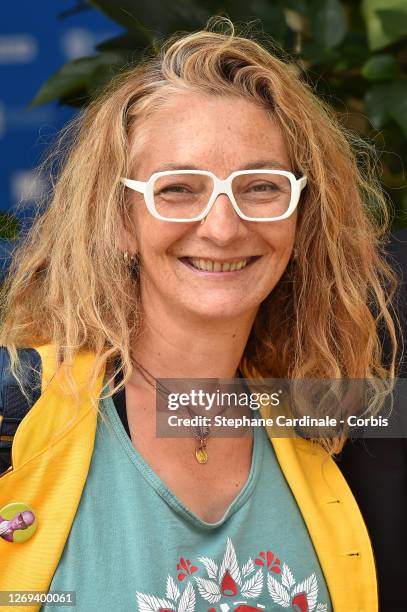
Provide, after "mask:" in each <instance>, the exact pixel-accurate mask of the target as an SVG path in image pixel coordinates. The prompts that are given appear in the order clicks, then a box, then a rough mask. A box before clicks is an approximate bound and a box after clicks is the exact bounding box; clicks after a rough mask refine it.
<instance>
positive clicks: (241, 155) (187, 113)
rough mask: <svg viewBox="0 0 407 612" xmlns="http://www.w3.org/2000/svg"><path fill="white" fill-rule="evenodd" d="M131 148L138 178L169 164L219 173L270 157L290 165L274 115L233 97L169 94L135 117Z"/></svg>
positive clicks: (280, 164) (191, 93)
mask: <svg viewBox="0 0 407 612" xmlns="http://www.w3.org/2000/svg"><path fill="white" fill-rule="evenodd" d="M130 147H131V159H132V160H133V168H134V170H135V171H137V173H138V178H139V179H140V180H142V179H145V178H148V175H149V173H150V174H151V173H152V172H155V171H157V169H159V168H160V167H162V166H165V165H168V164H169V163H171V164H174V165H177V164H178V165H181V166H182V165H183V164H184V165H188V166H191V165H195V166H197V167H201V168H202V169H206V170H212V171H214V172H218V173H219V172H232V171H233V170H235V169H237V168H240V167H245V166H247V165H250V164H252V165H253V164H256V163H257V162H258V161H260V160H268V159H270V160H274V161H275V166H276V167H285V168H286V169H290V168H289V166H290V164H289V156H288V151H287V147H286V144H285V140H284V137H283V134H282V131H281V129H280V127H279V126H278V124H277V122H276V121H275V119H274V118H273V117H272V116H271V114H270V113H269V112H267V111H266V110H265V109H264V108H262V107H260V105H258V104H256V103H255V102H254V101H250V100H247V99H245V98H241V97H237V96H214V95H208V94H203V93H195V92H188V93H186V92H183V93H179V94H172V96H171V97H170V98H169V99H168V100H167V101H166V102H165V104H164V106H163V107H160V108H158V109H157V110H156V111H154V112H153V113H151V115H150V116H149V117H148V118H145V119H144V120H143V119H142V118H140V119H139V120H138V121H137V122H136V124H135V126H134V130H133V134H132V135H131V137H130ZM141 175H144V176H141Z"/></svg>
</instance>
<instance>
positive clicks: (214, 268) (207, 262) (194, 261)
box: [181, 257, 258, 272]
mask: <svg viewBox="0 0 407 612" xmlns="http://www.w3.org/2000/svg"><path fill="white" fill-rule="evenodd" d="M256 259H258V257H246V258H242V259H239V260H234V261H223V262H222V261H215V260H213V259H202V258H199V259H198V258H195V257H182V258H181V261H182V262H183V263H185V264H187V265H189V266H192V267H193V268H195V269H196V270H202V271H203V272H237V271H239V270H243V268H246V267H247V266H248V265H249V264H251V263H252V262H253V261H255V260H256Z"/></svg>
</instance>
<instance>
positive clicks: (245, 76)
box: [0, 29, 397, 450]
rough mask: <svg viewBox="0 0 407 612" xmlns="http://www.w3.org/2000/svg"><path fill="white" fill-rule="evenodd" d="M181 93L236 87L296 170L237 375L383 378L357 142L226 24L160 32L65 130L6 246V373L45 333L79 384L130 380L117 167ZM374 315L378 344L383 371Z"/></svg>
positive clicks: (375, 253) (388, 372) (385, 221)
mask: <svg viewBox="0 0 407 612" xmlns="http://www.w3.org/2000/svg"><path fill="white" fill-rule="evenodd" d="M191 90H194V91H199V92H205V93H209V94H211V95H214V96H234V97H236V96H241V97H244V98H245V99H248V100H251V101H253V102H254V103H256V104H259V105H260V106H261V107H262V108H264V109H266V110H267V111H268V112H269V113H270V114H271V115H272V117H273V119H274V120H276V121H277V123H278V125H279V126H280V127H281V130H282V133H283V134H284V138H285V141H286V145H287V149H288V152H289V156H290V161H291V163H292V167H293V169H294V171H298V172H300V173H301V174H305V175H306V176H307V177H308V184H307V187H306V189H305V191H304V192H303V195H302V201H301V206H300V207H299V211H298V220H297V231H296V245H297V248H298V257H297V258H296V259H295V260H292V261H290V263H289V264H288V267H287V269H286V270H285V272H284V274H283V276H282V278H281V279H280V281H279V282H278V284H277V286H276V287H275V288H274V290H273V291H272V293H271V294H270V295H269V296H268V298H267V299H266V300H265V301H264V302H263V303H262V305H261V307H260V309H259V312H258V315H257V318H256V320H255V323H254V326H253V329H252V332H251V335H250V338H249V341H248V344H247V346H246V349H245V352H244V355H243V358H242V359H243V360H244V364H245V371H246V372H249V373H250V372H251V373H253V376H254V373H256V374H258V375H260V376H262V377H279V378H289V379H297V378H327V379H334V378H342V377H349V378H363V379H365V378H371V377H378V378H379V379H388V378H391V377H394V376H395V371H396V370H395V368H396V354H397V339H396V330H395V322H396V318H395V317H394V315H391V314H390V310H389V304H390V301H391V299H392V296H393V295H394V292H395V289H396V277H395V275H394V273H393V272H392V270H391V269H390V267H389V266H388V264H387V263H386V261H385V260H384V258H383V257H382V255H381V253H380V245H381V241H382V239H383V236H384V235H385V231H386V230H387V229H388V227H389V222H390V215H389V207H388V204H387V202H386V200H385V198H384V195H383V193H382V191H381V189H380V186H379V183H378V181H377V179H376V178H375V173H374V160H373V163H372V158H371V155H370V151H369V147H368V146H367V145H364V144H363V143H362V142H360V141H358V140H357V139H356V138H355V137H353V136H352V135H351V134H349V133H347V131H346V130H345V129H344V128H343V127H342V126H341V125H340V123H339V121H338V119H337V117H336V115H335V113H334V111H333V110H332V109H330V108H329V106H328V105H326V104H325V103H324V102H322V101H321V100H320V99H318V98H317V97H316V96H315V94H314V93H313V92H312V90H311V88H310V87H309V86H308V85H307V83H305V82H303V80H301V76H300V71H299V69H298V67H296V66H294V65H293V64H292V63H290V62H289V61H288V60H287V59H286V58H283V59H281V58H279V57H278V56H277V54H276V53H274V52H272V51H270V50H268V49H266V48H265V47H263V46H261V45H260V44H258V43H257V42H255V41H254V40H251V39H250V38H245V37H242V36H238V35H236V34H235V32H234V30H233V29H232V31H231V32H226V33H219V32H215V31H208V30H204V31H199V32H195V33H192V34H182V35H176V36H174V37H172V38H170V39H169V40H167V41H166V42H165V43H164V44H163V45H162V47H161V49H160V50H159V52H158V53H157V54H155V55H154V56H152V57H147V58H145V59H144V60H143V61H142V62H141V63H140V64H138V65H136V66H130V67H128V68H126V70H125V71H123V72H122V73H121V74H120V75H118V76H117V77H116V78H114V79H113V80H112V82H111V83H110V85H109V86H108V87H107V88H106V89H105V91H103V92H102V93H101V95H99V96H98V97H97V98H96V99H95V100H94V101H92V102H91V104H90V105H89V106H88V108H87V109H86V110H85V111H84V112H83V113H82V114H80V115H78V116H77V117H76V118H75V119H74V120H73V122H72V123H71V124H70V125H69V126H68V128H67V129H66V130H65V133H64V136H63V138H62V140H61V142H60V144H59V145H58V146H57V147H56V154H54V157H53V158H52V159H55V155H56V158H57V159H61V155H62V156H63V161H62V162H61V163H60V170H59V173H58V177H57V180H56V181H55V186H54V188H53V190H52V194H51V197H50V198H49V202H47V206H46V208H45V210H44V211H43V212H39V214H38V215H37V218H36V220H35V222H34V224H33V226H32V228H31V229H30V231H29V233H28V234H27V236H26V237H25V239H24V241H23V242H22V243H21V245H20V246H19V248H18V249H17V250H16V251H15V254H14V257H13V261H12V264H11V267H10V270H9V274H8V277H7V280H6V283H5V285H4V288H3V294H2V317H3V320H2V325H1V332H0V342H1V344H3V345H6V346H7V347H9V349H10V353H11V355H12V363H13V368H14V367H16V366H17V365H18V356H17V352H16V348H18V347H27V346H35V345H40V344H46V343H52V344H54V345H55V347H56V349H57V355H58V360H59V363H64V364H67V365H68V366H69V364H71V363H72V359H73V357H74V356H75V354H76V353H77V352H79V351H85V350H86V351H92V352H94V354H95V360H94V366H93V370H92V372H91V373H90V379H89V385H90V388H91V387H92V386H93V384H94V382H95V380H96V378H97V376H98V373H99V372H100V369H101V368H102V367H104V366H107V367H108V370H107V371H108V372H110V374H112V372H113V369H114V367H113V364H114V360H115V358H116V357H117V356H119V355H120V356H121V359H122V367H123V372H124V379H123V382H122V383H121V385H120V386H122V385H123V384H124V383H125V382H126V381H127V380H128V377H129V376H130V375H131V371H132V364H131V356H130V349H131V341H132V339H133V338H134V337H136V336H137V334H138V333H139V330H140V327H141V324H142V309H141V304H140V293H139V282H138V279H139V276H138V275H139V271H138V270H137V269H136V270H135V269H131V268H130V267H129V266H128V264H126V263H125V262H124V260H123V256H122V252H121V250H120V245H119V237H120V235H121V233H122V232H123V230H126V229H127V230H128V229H131V228H130V226H129V223H130V220H129V214H128V202H127V200H126V198H125V194H124V187H123V185H122V184H121V183H120V177H121V176H131V166H132V163H133V160H131V159H130V158H129V148H130V147H129V140H130V139H131V138H133V137H137V129H138V126H139V125H141V124H142V122H143V118H145V117H146V116H147V115H149V114H150V113H153V112H154V111H155V109H157V108H159V107H160V105H162V104H163V103H165V100H167V99H168V97H169V96H171V94H172V93H173V92H176V93H179V92H180V91H191ZM67 139H68V141H69V148H68V153H64V151H65V149H66V147H65V144H64V143H65V142H66V140H67ZM61 143H62V144H61ZM361 162H362V163H361ZM379 325H383V326H384V327H385V328H386V329H387V333H388V335H389V337H390V339H391V344H392V355H391V359H390V364H388V365H387V366H384V365H383V363H382V361H383V357H382V349H381V344H380V341H379V337H378V327H379ZM118 388H119V387H115V391H116V390H117V389H118ZM111 393H113V391H111ZM332 444H333V443H332V441H331V443H327V444H325V445H326V446H327V448H331V449H332V448H333V446H332ZM340 447H341V443H340V444H339V447H338V445H337V446H336V450H338V448H340Z"/></svg>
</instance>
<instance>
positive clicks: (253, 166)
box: [153, 159, 287, 173]
mask: <svg viewBox="0 0 407 612" xmlns="http://www.w3.org/2000/svg"><path fill="white" fill-rule="evenodd" d="M260 168H269V169H273V168H276V169H278V170H287V166H286V165H285V164H282V163H281V162H279V161H277V160H271V159H269V160H258V161H255V162H251V163H248V164H243V165H242V166H240V167H239V168H236V170H257V169H260ZM165 170H202V168H201V167H199V166H195V165H194V164H179V163H171V162H170V163H168V164H163V165H162V166H160V167H159V168H156V169H155V170H153V173H155V172H164V171H165Z"/></svg>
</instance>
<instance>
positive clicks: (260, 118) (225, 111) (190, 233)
mask: <svg viewBox="0 0 407 612" xmlns="http://www.w3.org/2000/svg"><path fill="white" fill-rule="evenodd" d="M132 147H133V149H132V154H134V156H135V157H134V159H136V160H137V163H136V165H135V167H134V171H133V173H132V175H131V176H130V177H129V178H133V179H136V180H141V181H147V180H148V179H149V178H150V176H151V174H153V172H157V171H160V170H169V169H171V170H172V169H175V168H176V169H183V168H184V169H185V168H186V169H189V168H191V167H194V168H195V169H199V170H209V171H211V172H213V173H214V174H216V176H217V177H219V178H220V179H224V178H226V177H227V176H228V175H229V174H230V173H231V172H233V171H235V170H244V169H250V168H251V167H253V166H254V165H255V164H259V165H262V166H263V167H264V168H269V169H276V168H277V169H278V168H279V169H286V170H292V169H291V168H290V164H289V160H288V154H287V150H286V147H285V144H284V141H283V137H282V134H281V131H280V129H279V127H278V126H277V125H276V124H274V123H273V122H272V121H271V119H270V116H269V115H268V114H267V113H266V111H264V110H263V109H261V108H259V107H258V106H257V105H255V104H254V103H253V102H250V101H247V100H244V99H240V98H234V97H216V96H208V95H204V94H198V93H183V94H179V95H177V96H174V97H173V99H172V100H170V103H169V104H168V105H167V106H166V108H162V109H160V110H157V111H156V112H155V113H154V114H153V115H151V116H150V117H149V118H148V119H147V120H145V121H144V122H143V123H142V124H141V126H140V127H138V128H137V137H136V139H135V141H134V142H133V144H132ZM129 197H130V198H131V208H130V214H131V217H132V220H133V221H134V228H135V229H134V234H133V235H132V236H131V237H130V238H129V240H128V250H129V251H130V252H131V253H134V252H138V254H139V256H140V260H141V295H142V302H143V307H144V309H145V310H146V312H147V313H148V312H149V311H150V312H151V313H154V314H155V316H159V312H160V309H162V308H165V309H171V313H172V314H176V313H178V314H181V315H182V316H191V315H195V316H199V317H204V318H205V319H210V318H212V319H225V318H236V317H239V316H243V315H244V316H247V315H250V314H251V315H252V316H254V315H255V313H256V311H257V309H258V307H259V305H260V303H261V302H262V301H263V300H264V299H265V298H266V297H267V295H268V294H269V293H270V292H271V291H272V290H273V289H274V287H275V286H276V284H277V283H278V281H279V279H280V278H281V276H282V274H283V272H284V270H285V268H286V266H287V263H288V261H289V258H290V255H291V252H292V249H293V244H294V236H295V226H296V213H294V214H293V215H292V216H291V217H289V218H288V219H285V220H283V221H275V222H261V223H257V222H253V221H244V220H242V219H240V218H239V216H238V215H237V214H236V212H235V211H234V209H233V208H232V205H231V203H230V201H229V199H228V196H227V195H225V194H221V195H219V196H218V198H217V200H216V201H215V203H214V205H213V208H212V209H211V211H210V213H209V215H208V216H207V217H206V220H205V222H204V223H203V224H201V223H200V222H192V223H171V222H166V221H160V220H158V219H155V218H154V217H153V216H152V215H151V214H150V213H149V212H148V210H147V208H146V205H145V203H144V198H143V195H142V194H139V193H136V192H134V191H131V192H129ZM253 257H254V258H255V259H254V260H252V259H251V258H253ZM191 260H195V263H196V260H204V261H211V262H212V261H213V262H218V263H226V262H234V263H235V264H236V263H237V262H241V261H242V260H248V264H247V265H246V266H244V267H243V268H241V269H239V270H235V271H228V272H212V271H211V272H209V271H207V270H206V271H202V270H200V269H197V268H196V267H194V266H193V265H192V263H191ZM207 267H208V266H207ZM218 267H219V266H218ZM174 309H175V310H174Z"/></svg>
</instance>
